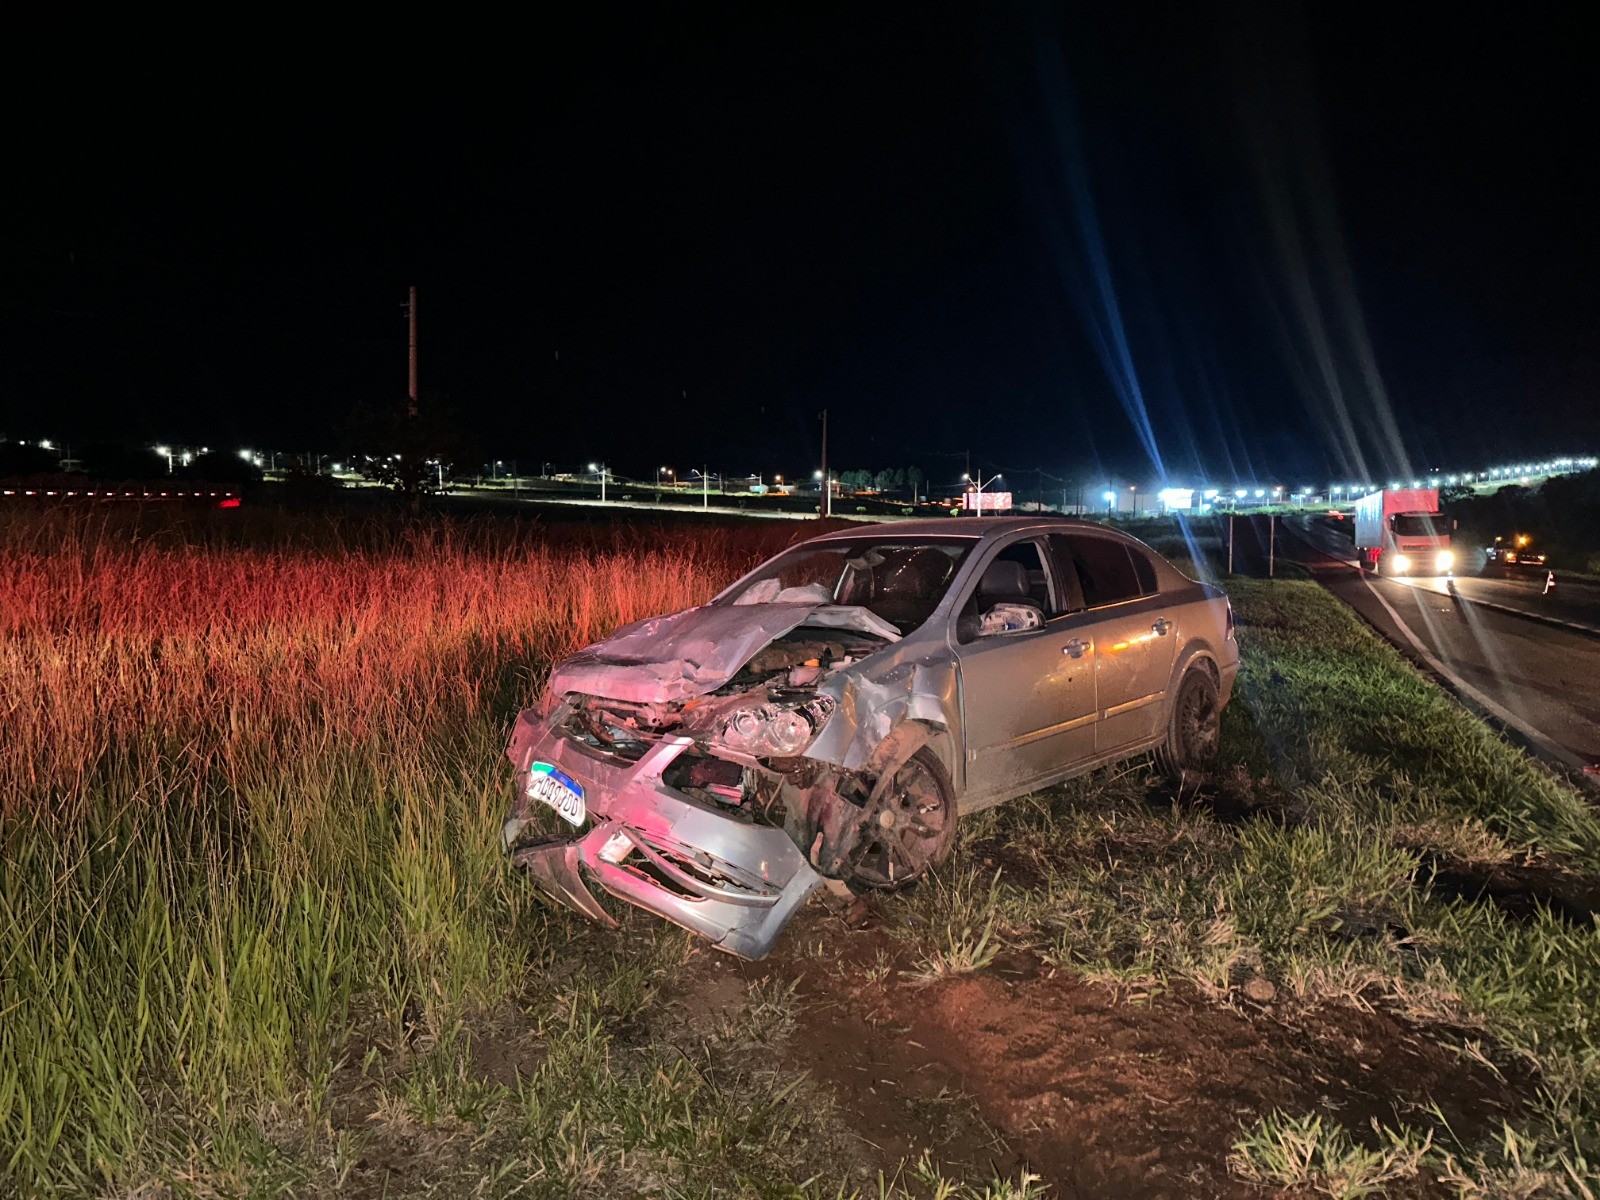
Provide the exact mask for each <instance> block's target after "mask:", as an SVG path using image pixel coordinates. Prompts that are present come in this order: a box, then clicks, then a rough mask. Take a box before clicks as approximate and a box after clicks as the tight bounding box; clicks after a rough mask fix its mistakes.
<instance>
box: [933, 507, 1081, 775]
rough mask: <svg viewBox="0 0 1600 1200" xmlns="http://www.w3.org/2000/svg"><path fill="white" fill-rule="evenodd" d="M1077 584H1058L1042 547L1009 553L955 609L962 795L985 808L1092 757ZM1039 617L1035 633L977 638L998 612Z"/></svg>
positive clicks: (1013, 546)
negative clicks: (1017, 605)
mask: <svg viewBox="0 0 1600 1200" xmlns="http://www.w3.org/2000/svg"><path fill="white" fill-rule="evenodd" d="M1073 582H1075V581H1072V580H1061V579H1058V578H1057V576H1056V573H1055V569H1054V563H1053V561H1052V558H1051V556H1050V554H1049V553H1048V549H1047V545H1046V543H1045V541H1044V539H1043V538H1024V539H1022V540H1019V541H1014V542H1012V543H1010V544H1009V545H1006V546H1003V547H1002V548H1001V549H1000V551H999V552H998V553H997V554H996V555H995V556H994V557H993V558H992V559H991V560H990V561H989V562H988V563H986V564H985V566H984V569H983V570H982V571H981V572H980V573H979V577H978V579H977V581H976V582H975V583H974V584H971V585H969V590H968V593H967V595H966V596H965V597H964V599H963V601H962V603H961V604H960V605H958V607H957V610H956V611H957V617H956V622H955V627H954V628H953V629H952V630H951V638H950V642H951V645H952V647H953V648H954V653H955V657H956V662H957V666H958V670H959V672H960V677H961V713H962V725H963V729H964V732H965V742H966V778H967V783H966V794H967V796H968V797H970V798H971V799H972V800H973V801H975V802H978V803H983V802H985V801H990V800H994V799H998V798H1006V797H1009V796H1014V795H1018V794H1020V793H1022V792H1025V791H1027V790H1028V788H1029V787H1030V786H1032V785H1033V784H1035V783H1037V782H1039V781H1040V780H1043V779H1046V778H1049V777H1051V776H1054V775H1058V774H1060V773H1061V772H1062V770H1064V769H1065V768H1066V767H1067V766H1068V765H1070V764H1071V763H1073V762H1075V761H1078V760H1082V759H1087V758H1092V757H1093V756H1094V721H1095V691H1094V687H1095V679H1094V655H1093V645H1092V642H1091V641H1090V639H1089V635H1088V634H1087V633H1086V632H1085V631H1084V630H1083V629H1082V628H1081V626H1082V625H1083V621H1082V618H1081V616H1078V617H1074V616H1073V615H1072V610H1073V609H1074V608H1075V607H1081V605H1075V603H1074V601H1073V598H1072V592H1071V587H1070V585H1071V584H1072V583H1073ZM1006 602H1022V603H1028V604H1032V605H1034V606H1035V607H1037V608H1039V609H1040V611H1041V613H1042V614H1043V617H1044V620H1043V622H1042V624H1041V625H1040V626H1039V627H1038V628H1035V629H1027V630H1019V631H1016V632H1011V633H997V634H991V635H990V636H987V637H980V636H978V634H977V624H978V621H979V618H980V617H981V616H982V614H983V612H984V611H985V610H986V609H988V608H992V607H993V606H994V605H996V604H1002V603H1006Z"/></svg>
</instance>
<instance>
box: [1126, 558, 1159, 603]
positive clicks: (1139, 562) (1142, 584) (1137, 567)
mask: <svg viewBox="0 0 1600 1200" xmlns="http://www.w3.org/2000/svg"><path fill="white" fill-rule="evenodd" d="M1126 549H1127V551H1128V557H1129V558H1131V559H1133V573H1134V574H1135V575H1137V576H1138V577H1139V590H1140V591H1142V592H1143V593H1144V594H1145V595H1146V596H1150V595H1154V594H1155V593H1156V592H1157V591H1159V590H1160V589H1158V588H1157V587H1156V568H1155V564H1153V563H1152V562H1151V561H1150V556H1149V555H1148V554H1145V553H1143V552H1142V551H1139V550H1135V549H1134V548H1133V547H1132V546H1128V547H1127V548H1126Z"/></svg>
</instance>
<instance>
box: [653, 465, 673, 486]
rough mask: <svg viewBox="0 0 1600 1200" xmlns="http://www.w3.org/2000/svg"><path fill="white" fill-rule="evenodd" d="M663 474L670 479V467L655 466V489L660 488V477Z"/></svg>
mask: <svg viewBox="0 0 1600 1200" xmlns="http://www.w3.org/2000/svg"><path fill="white" fill-rule="evenodd" d="M663 475H665V476H666V477H667V478H668V479H671V478H672V468H671V467H657V468H656V490H657V491H660V490H661V477H662V476H663Z"/></svg>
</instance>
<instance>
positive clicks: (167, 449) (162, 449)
mask: <svg viewBox="0 0 1600 1200" xmlns="http://www.w3.org/2000/svg"><path fill="white" fill-rule="evenodd" d="M151 449H153V450H154V451H155V452H156V453H157V454H164V455H166V459H167V474H168V475H171V474H172V447H171V446H153V447H151Z"/></svg>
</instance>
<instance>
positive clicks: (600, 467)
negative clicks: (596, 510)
mask: <svg viewBox="0 0 1600 1200" xmlns="http://www.w3.org/2000/svg"><path fill="white" fill-rule="evenodd" d="M589 470H591V471H598V472H599V473H600V503H601V504H604V503H605V502H606V465H605V463H590V464H589Z"/></svg>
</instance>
